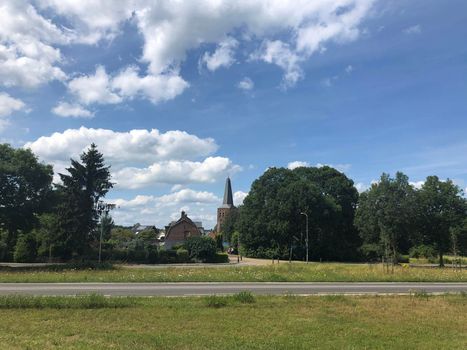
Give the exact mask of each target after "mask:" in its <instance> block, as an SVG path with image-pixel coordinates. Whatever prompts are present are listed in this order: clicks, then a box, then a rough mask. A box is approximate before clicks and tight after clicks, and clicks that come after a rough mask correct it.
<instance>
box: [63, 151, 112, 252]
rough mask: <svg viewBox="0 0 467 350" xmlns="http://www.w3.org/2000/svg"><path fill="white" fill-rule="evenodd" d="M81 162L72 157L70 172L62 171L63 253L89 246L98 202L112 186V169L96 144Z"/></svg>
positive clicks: (95, 220) (83, 155)
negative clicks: (105, 162)
mask: <svg viewBox="0 0 467 350" xmlns="http://www.w3.org/2000/svg"><path fill="white" fill-rule="evenodd" d="M80 158H81V163H80V162H78V161H76V160H73V159H72V160H71V166H70V167H69V168H67V169H66V170H67V171H68V173H69V174H59V175H60V178H61V180H62V182H63V185H60V186H59V190H60V192H61V194H62V198H63V201H62V203H61V204H60V206H59V210H58V212H59V218H60V223H59V226H60V230H61V234H62V237H61V241H62V242H63V246H64V247H63V248H64V249H63V252H64V257H70V256H71V254H72V253H76V254H78V255H81V254H83V253H84V251H85V249H86V248H87V247H88V246H89V243H90V241H91V240H92V238H93V237H92V234H93V232H94V230H95V228H96V226H97V219H98V215H97V211H96V209H95V205H96V204H97V203H98V201H99V200H100V199H101V198H102V197H104V196H105V194H106V193H107V192H108V191H109V190H110V189H111V188H112V187H113V184H112V183H111V182H110V170H109V168H110V167H108V166H105V165H104V157H103V155H102V154H101V153H99V151H98V150H97V146H96V145H95V144H91V146H90V148H89V149H88V150H87V151H86V152H84V153H83V154H81V156H80Z"/></svg>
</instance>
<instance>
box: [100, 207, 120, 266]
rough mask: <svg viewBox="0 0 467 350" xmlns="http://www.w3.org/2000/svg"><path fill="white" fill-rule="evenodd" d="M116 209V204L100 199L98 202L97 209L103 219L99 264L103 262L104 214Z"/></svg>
mask: <svg viewBox="0 0 467 350" xmlns="http://www.w3.org/2000/svg"><path fill="white" fill-rule="evenodd" d="M112 209H115V204H110V203H104V202H103V201H99V202H97V203H96V211H97V213H98V214H99V217H100V219H101V227H100V230H99V231H100V237H99V264H100V263H101V255H102V236H103V234H104V225H103V222H102V217H103V215H102V214H104V215H105V216H107V215H109V211H111V210H112Z"/></svg>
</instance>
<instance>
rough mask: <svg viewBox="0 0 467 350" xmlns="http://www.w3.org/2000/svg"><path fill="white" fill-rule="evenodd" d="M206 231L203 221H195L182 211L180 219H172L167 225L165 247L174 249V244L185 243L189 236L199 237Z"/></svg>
mask: <svg viewBox="0 0 467 350" xmlns="http://www.w3.org/2000/svg"><path fill="white" fill-rule="evenodd" d="M202 232H204V229H203V227H202V224H201V222H196V223H195V222H193V221H192V220H191V219H190V218H189V217H188V215H187V214H186V213H185V212H184V211H182V215H181V217H180V219H178V220H177V221H172V222H171V223H170V224H169V225H168V226H166V227H165V239H164V247H165V248H166V249H172V247H173V246H174V245H177V244H183V243H184V242H185V241H186V239H187V238H188V237H199V236H201V235H202Z"/></svg>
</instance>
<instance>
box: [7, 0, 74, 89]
mask: <svg viewBox="0 0 467 350" xmlns="http://www.w3.org/2000/svg"><path fill="white" fill-rule="evenodd" d="M0 23H1V25H0V84H2V85H4V86H7V87H10V86H20V87H28V88H30V87H36V86H38V85H41V84H44V83H46V82H48V81H51V80H64V79H65V78H66V74H65V73H64V72H63V71H62V70H61V68H59V67H58V66H57V64H59V63H60V62H61V59H62V57H61V52H60V50H59V49H57V48H55V47H54V45H56V44H66V43H67V42H69V38H68V37H67V35H66V34H64V33H63V31H62V30H61V29H60V28H58V27H57V26H56V25H55V24H53V23H52V22H51V21H50V20H47V19H45V18H44V17H42V16H41V15H40V14H39V13H38V12H37V11H36V9H35V8H34V7H33V6H32V5H31V4H29V3H27V2H26V1H23V0H4V1H2V3H1V4H0Z"/></svg>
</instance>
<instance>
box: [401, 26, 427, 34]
mask: <svg viewBox="0 0 467 350" xmlns="http://www.w3.org/2000/svg"><path fill="white" fill-rule="evenodd" d="M403 32H404V33H405V34H409V35H410V34H420V33H421V32H422V27H421V26H420V25H419V24H416V25H413V26H410V27H407V28H405V29H404V30H403Z"/></svg>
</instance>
